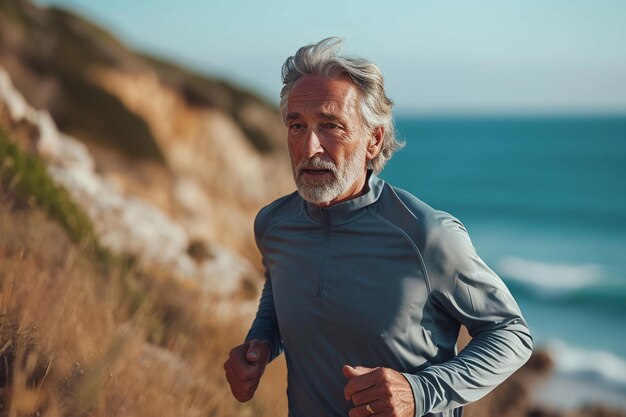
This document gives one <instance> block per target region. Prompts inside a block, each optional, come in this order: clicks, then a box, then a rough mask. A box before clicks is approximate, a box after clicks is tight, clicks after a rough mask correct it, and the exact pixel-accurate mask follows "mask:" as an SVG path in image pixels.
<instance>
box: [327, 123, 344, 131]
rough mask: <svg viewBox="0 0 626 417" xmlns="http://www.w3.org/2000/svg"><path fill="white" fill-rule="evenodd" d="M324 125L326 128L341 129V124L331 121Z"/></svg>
mask: <svg viewBox="0 0 626 417" xmlns="http://www.w3.org/2000/svg"><path fill="white" fill-rule="evenodd" d="M324 127H325V128H326V129H330V130H335V129H339V128H340V127H341V126H339V125H338V124H335V123H330V122H329V123H324Z"/></svg>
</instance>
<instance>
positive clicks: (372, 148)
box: [366, 126, 385, 161]
mask: <svg viewBox="0 0 626 417" xmlns="http://www.w3.org/2000/svg"><path fill="white" fill-rule="evenodd" d="M384 135H385V128H384V127H382V126H381V127H377V128H375V129H374V130H372V131H371V132H370V137H369V142H368V144H367V152H366V156H367V160H368V161H371V160H372V159H374V158H376V156H378V154H379V153H380V151H381V150H382V148H383V136H384Z"/></svg>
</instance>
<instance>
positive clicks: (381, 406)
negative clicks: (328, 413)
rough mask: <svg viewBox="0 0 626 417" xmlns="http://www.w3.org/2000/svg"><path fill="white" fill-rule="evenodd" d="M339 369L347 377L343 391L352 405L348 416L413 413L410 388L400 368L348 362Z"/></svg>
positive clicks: (396, 416) (392, 416)
mask: <svg viewBox="0 0 626 417" xmlns="http://www.w3.org/2000/svg"><path fill="white" fill-rule="evenodd" d="M342 371H343V374H344V375H345V376H346V377H347V378H348V379H349V381H348V383H347V384H346V388H345V389H344V395H345V397H346V400H348V401H352V403H353V404H354V405H355V407H354V408H353V409H351V410H350V412H349V415H350V417H367V416H371V415H376V416H390V417H413V415H414V414H415V402H414V400H413V391H412V390H411V386H410V385H409V382H408V381H407V380H406V378H405V377H404V376H402V374H401V373H400V372H398V371H394V370H393V369H389V368H366V367H364V366H355V367H352V366H348V365H344V366H343V369H342Z"/></svg>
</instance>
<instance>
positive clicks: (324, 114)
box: [286, 112, 343, 123]
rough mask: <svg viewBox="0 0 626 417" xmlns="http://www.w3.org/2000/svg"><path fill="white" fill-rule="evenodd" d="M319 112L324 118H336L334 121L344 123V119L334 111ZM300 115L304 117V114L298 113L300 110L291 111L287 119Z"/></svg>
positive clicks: (296, 117)
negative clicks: (333, 112)
mask: <svg viewBox="0 0 626 417" xmlns="http://www.w3.org/2000/svg"><path fill="white" fill-rule="evenodd" d="M318 114H319V116H320V117H322V118H323V119H326V120H334V121H338V122H341V123H343V120H342V119H341V118H340V117H338V116H336V115H334V114H332V113H327V112H320V113H318ZM300 117H302V115H301V114H300V113H298V112H291V113H287V116H286V119H287V120H294V119H299V118H300Z"/></svg>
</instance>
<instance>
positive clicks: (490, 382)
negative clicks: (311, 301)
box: [404, 216, 532, 416]
mask: <svg viewBox="0 0 626 417" xmlns="http://www.w3.org/2000/svg"><path fill="white" fill-rule="evenodd" d="M440 224H441V225H440V226H439V227H438V230H437V233H435V236H434V237H433V238H432V239H431V241H430V242H429V244H428V246H427V247H426V253H425V256H424V258H425V263H426V268H427V272H428V274H429V279H430V283H431V298H432V302H434V303H436V304H437V305H438V307H440V308H441V309H442V310H443V311H445V312H447V314H448V315H449V316H450V317H451V319H453V320H456V321H457V322H459V323H461V324H464V325H465V326H466V327H467V329H468V330H469V332H470V335H471V336H472V337H473V339H472V341H471V342H470V344H469V345H468V346H467V347H466V348H465V349H464V350H463V351H462V352H461V353H460V354H459V355H458V356H456V357H455V358H453V359H451V360H448V361H446V362H444V363H442V364H437V365H432V366H429V367H428V368H426V369H424V370H422V371H420V372H418V373H416V374H404V376H405V377H406V378H407V380H408V381H409V383H410V385H411V388H412V390H413V395H414V399H415V416H422V415H424V414H427V413H431V412H441V411H444V410H447V409H450V408H456V407H459V406H462V405H465V404H468V403H470V402H473V401H476V400H478V399H480V398H481V397H483V396H484V395H486V394H487V393H489V392H490V391H491V390H492V389H494V388H495V387H496V386H498V385H499V384H500V383H502V382H503V381H504V380H505V379H506V378H508V377H509V376H510V375H511V374H512V373H513V372H515V371H516V370H517V369H518V368H519V367H521V366H522V365H523V364H524V363H525V362H526V361H527V360H528V358H529V357H530V354H531V352H532V338H531V336H530V332H529V330H528V326H527V325H526V323H525V321H524V319H523V318H522V315H521V313H520V310H519V307H518V306H517V304H516V303H515V300H514V299H513V297H512V296H511V294H510V292H509V291H508V289H507V288H506V286H505V285H504V283H503V282H502V281H501V280H500V278H499V277H498V276H497V275H496V274H495V273H494V272H493V271H492V270H491V269H489V268H488V267H487V266H486V265H485V264H484V262H483V261H482V260H481V259H480V258H479V257H478V255H477V253H476V251H475V249H474V247H473V246H472V244H471V241H470V239H469V236H468V235H467V232H466V231H465V229H464V227H463V226H462V225H461V224H460V223H459V222H458V220H456V219H454V218H452V217H449V216H448V217H444V218H443V219H442V220H441V223H440Z"/></svg>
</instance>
